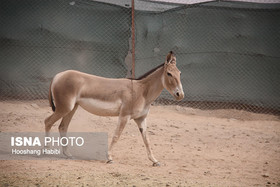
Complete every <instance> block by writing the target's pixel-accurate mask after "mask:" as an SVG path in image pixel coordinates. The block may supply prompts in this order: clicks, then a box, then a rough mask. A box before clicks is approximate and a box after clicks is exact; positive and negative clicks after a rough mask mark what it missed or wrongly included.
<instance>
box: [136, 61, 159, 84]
mask: <svg viewBox="0 0 280 187" xmlns="http://www.w3.org/2000/svg"><path fill="white" fill-rule="evenodd" d="M163 66H164V63H163V64H160V65H159V66H157V67H155V68H154V69H151V70H150V71H148V72H147V73H145V74H144V75H141V76H140V77H138V78H137V79H134V80H142V79H144V78H146V77H148V76H149V75H151V74H152V73H153V72H155V71H156V70H158V69H159V68H161V67H163Z"/></svg>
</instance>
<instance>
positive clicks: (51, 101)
mask: <svg viewBox="0 0 280 187" xmlns="http://www.w3.org/2000/svg"><path fill="white" fill-rule="evenodd" d="M51 88H52V82H51V84H50V89H49V103H50V106H51V107H52V111H55V106H54V103H53V96H52V89H51Z"/></svg>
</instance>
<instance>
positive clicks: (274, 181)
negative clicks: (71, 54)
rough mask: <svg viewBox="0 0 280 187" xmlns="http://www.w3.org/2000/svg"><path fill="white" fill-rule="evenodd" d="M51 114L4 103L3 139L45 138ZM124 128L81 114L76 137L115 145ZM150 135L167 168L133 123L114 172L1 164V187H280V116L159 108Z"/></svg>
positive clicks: (40, 105)
mask: <svg viewBox="0 0 280 187" xmlns="http://www.w3.org/2000/svg"><path fill="white" fill-rule="evenodd" d="M50 114H51V109H50V108H49V107H48V103H47V101H27V102H23V101H9V102H8V101H5V102H0V117H1V118H0V131H1V132H43V131H44V125H43V121H44V119H45V118H46V117H47V116H49V115H50ZM116 123H117V118H115V117H99V116H94V115H91V114H89V113H87V112H86V111H84V110H83V109H81V108H79V109H78V111H77V113H76V114H75V116H74V118H73V120H72V122H71V124H70V127H69V131H73V132H85V131H86V132H88V131H90V132H108V135H109V141H111V137H112V134H113V132H114V130H115V127H116ZM57 127H58V123H57V124H55V126H54V127H53V129H52V131H54V132H57V131H58V130H57ZM148 132H149V135H150V140H151V143H152V148H153V151H154V154H155V157H156V158H157V159H158V160H159V161H160V162H161V166H160V167H153V166H152V163H151V162H150V161H149V160H148V159H147V155H146V150H145V147H144V143H143V141H142V138H141V136H140V133H139V130H138V128H137V125H136V124H135V123H134V121H130V122H129V123H128V124H127V126H126V128H125V130H124V132H123V134H122V136H121V138H120V140H119V142H118V144H117V145H116V147H115V149H114V151H113V154H114V163H113V164H106V163H105V162H101V161H80V160H52V161H48V160H40V161H38V160H37V161H35V160H29V161H19V160H12V161H0V186H75V185H76V186H131V187H133V186H280V119H279V116H271V115H264V114H254V113H249V112H245V111H236V110H212V111H202V110H196V109H191V108H183V107H179V106H153V107H152V108H151V111H150V114H149V116H148Z"/></svg>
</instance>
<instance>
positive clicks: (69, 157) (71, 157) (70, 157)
mask: <svg viewBox="0 0 280 187" xmlns="http://www.w3.org/2000/svg"><path fill="white" fill-rule="evenodd" d="M66 158H67V159H70V160H71V159H75V157H73V156H72V155H71V156H66Z"/></svg>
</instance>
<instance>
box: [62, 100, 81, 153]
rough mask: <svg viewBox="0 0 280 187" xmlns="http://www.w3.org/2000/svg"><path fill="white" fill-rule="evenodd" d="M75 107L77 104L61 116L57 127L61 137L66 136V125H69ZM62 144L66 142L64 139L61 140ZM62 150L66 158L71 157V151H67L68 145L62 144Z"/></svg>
mask: <svg viewBox="0 0 280 187" xmlns="http://www.w3.org/2000/svg"><path fill="white" fill-rule="evenodd" d="M77 108H78V105H75V107H74V108H73V110H72V111H71V112H69V113H68V114H67V115H66V116H64V117H63V118H62V120H61V123H60V125H59V127H58V129H59V133H60V137H61V138H62V137H67V130H68V127H69V123H70V121H71V119H72V117H73V115H74V113H75V112H76V110H77ZM62 144H63V145H65V144H66V140H65V139H63V140H62ZM62 150H63V154H64V155H65V156H66V157H67V158H72V155H71V153H70V152H69V151H68V146H67V145H66V146H62Z"/></svg>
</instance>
